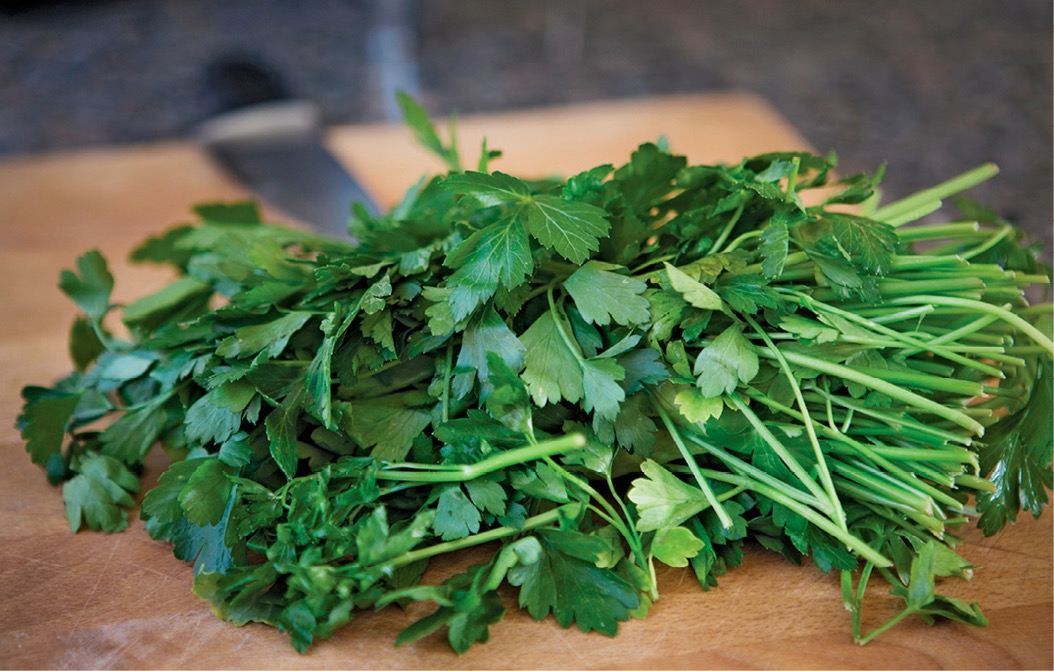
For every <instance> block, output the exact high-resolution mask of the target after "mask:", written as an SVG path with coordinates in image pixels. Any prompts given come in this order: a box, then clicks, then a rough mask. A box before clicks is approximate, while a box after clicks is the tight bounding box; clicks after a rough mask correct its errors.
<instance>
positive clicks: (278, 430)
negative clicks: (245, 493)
mask: <svg viewBox="0 0 1054 671" xmlns="http://www.w3.org/2000/svg"><path fill="white" fill-rule="evenodd" d="M303 401H304V387H303V385H302V384H300V385H297V386H296V387H294V389H293V390H292V391H291V392H290V393H289V395H288V396H286V397H285V399H283V400H282V403H281V405H279V406H278V407H277V408H275V409H274V410H272V411H271V412H270V413H268V414H267V418H266V419H265V420H264V426H265V428H266V430H267V439H268V440H269V441H270V451H271V457H272V458H274V461H275V463H276V464H278V467H279V468H280V469H282V473H284V474H285V476H286V477H287V478H290V479H292V478H293V476H295V475H296V469H297V462H298V461H299V450H298V447H297V438H298V436H299V433H300V416H301V414H302V413H303ZM233 433H234V432H233V431H232V432H231V435H233ZM227 437H228V438H229V437H230V436H227Z"/></svg>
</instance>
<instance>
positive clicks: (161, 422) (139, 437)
mask: <svg viewBox="0 0 1054 671" xmlns="http://www.w3.org/2000/svg"><path fill="white" fill-rule="evenodd" d="M163 400H164V399H162V402H154V403H150V404H149V405H146V406H143V407H141V408H138V409H136V410H132V411H131V412H127V413H125V414H124V415H122V416H121V417H120V418H119V419H117V421H115V422H114V423H113V424H111V425H110V426H108V427H106V429H104V430H103V432H102V433H101V434H100V435H99V442H100V444H101V445H102V453H103V454H106V455H109V456H111V457H114V458H115V459H117V460H118V461H120V462H122V463H124V464H127V465H129V466H131V465H133V464H140V463H142V461H143V458H144V457H145V456H146V453H147V452H149V451H150V448H151V446H153V444H154V443H155V442H157V439H158V438H159V437H160V436H161V433H162V432H164V431H166V430H167V429H168V428H169V426H170V421H169V413H168V410H167V409H166V408H165V404H164V402H163Z"/></svg>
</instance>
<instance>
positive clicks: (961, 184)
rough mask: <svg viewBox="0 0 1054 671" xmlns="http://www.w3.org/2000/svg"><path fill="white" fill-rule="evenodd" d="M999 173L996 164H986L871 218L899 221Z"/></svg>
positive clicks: (889, 207)
mask: <svg viewBox="0 0 1054 671" xmlns="http://www.w3.org/2000/svg"><path fill="white" fill-rule="evenodd" d="M998 173H999V168H997V167H996V166H995V164H992V163H986V164H984V165H981V166H978V167H976V168H974V169H973V170H970V171H968V172H965V173H963V174H961V175H959V176H958V177H953V178H952V179H949V180H947V181H945V182H941V183H940V184H937V185H936V186H933V187H930V188H928V189H924V190H922V191H919V192H918V193H915V194H913V195H911V196H908V197H907V198H902V199H901V200H898V201H895V202H892V203H890V204H889V205H886V206H885V207H881V208H879V209H878V210H876V211H875V212H874V213H873V214H872V215H871V218H872V219H876V220H878V221H888V220H890V219H897V218H899V217H902V216H904V215H906V214H908V213H910V212H912V211H914V210H917V209H919V208H920V207H924V206H925V205H927V204H928V203H930V202H932V201H938V203H939V201H941V200H943V199H944V198H947V197H948V196H953V195H955V194H957V193H959V192H961V191H965V190H966V189H969V188H971V187H974V186H977V185H978V184H980V183H981V182H984V181H985V180H988V179H991V178H992V177H994V176H995V175H997V174H998ZM905 223H906V222H905Z"/></svg>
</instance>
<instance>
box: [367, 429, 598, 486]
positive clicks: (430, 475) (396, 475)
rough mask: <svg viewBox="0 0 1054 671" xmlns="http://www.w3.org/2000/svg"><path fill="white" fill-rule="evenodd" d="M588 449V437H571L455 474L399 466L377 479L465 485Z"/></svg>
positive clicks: (491, 459) (495, 457) (504, 455)
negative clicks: (495, 472)
mask: <svg viewBox="0 0 1054 671" xmlns="http://www.w3.org/2000/svg"><path fill="white" fill-rule="evenodd" d="M585 446H586V438H585V436H583V435H582V434H580V433H571V434H568V435H566V436H560V437H559V438H554V439H552V440H547V441H544V442H541V443H536V444H534V445H526V446H524V447H518V448H515V449H511V450H506V451H504V452H499V453H498V454H495V455H493V456H490V457H487V458H486V459H483V460H481V461H477V462H476V463H474V464H463V465H461V466H460V467H458V469H457V470H454V471H451V470H447V466H446V465H442V470H434V467H433V468H429V466H430V465H429V464H400V466H401V469H392V470H381V471H379V472H378V473H377V479H378V480H399V481H403V482H465V481H467V480H474V479H476V478H478V477H480V476H481V475H486V474H487V473H493V472H494V471H500V470H501V469H503V468H508V467H509V466H516V465H519V464H523V463H526V462H528V461H534V460H535V459H544V458H546V457H550V456H552V455H554V454H561V453H563V452H568V451H570V450H575V449H581V448H583V447H585ZM411 469H414V470H411Z"/></svg>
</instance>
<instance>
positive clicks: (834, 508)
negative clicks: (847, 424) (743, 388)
mask: <svg viewBox="0 0 1054 671" xmlns="http://www.w3.org/2000/svg"><path fill="white" fill-rule="evenodd" d="M744 317H745V318H746V320H747V323H748V324H750V327H751V328H753V329H754V330H755V331H757V332H758V333H759V334H760V335H761V337H762V339H763V340H764V341H765V344H766V345H767V346H768V347H769V349H771V350H772V351H773V352H774V353H775V354H776V360H777V361H778V362H779V364H780V369H781V370H782V371H783V374H784V376H785V377H786V378H787V381H788V382H789V383H790V386H791V390H792V391H793V392H794V398H795V399H796V400H797V401H798V407H799V408H801V413H802V417H803V420H804V423H805V433H806V434H807V435H808V437H809V444H810V445H811V446H812V449H813V455H814V456H815V457H816V465H817V469H818V471H819V474H820V481H821V482H822V483H823V486H824V489H826V490H827V498H828V499H829V500H830V504H831V513H832V514H833V515H834V517H835V520H836V521H837V522H838V523H839V525H841V526H842V527H843V528H845V511H843V510H842V502H841V500H840V499H839V498H838V494H837V492H835V490H834V483H833V482H832V481H831V472H830V470H828V468H827V460H826V459H825V458H824V456H823V450H822V449H820V441H819V440H818V439H817V438H816V429H814V428H813V421H812V418H811V417H810V416H809V408H808V406H807V405H806V403H805V397H804V396H802V393H801V386H800V385H799V384H798V381H797V379H796V378H795V376H794V373H793V372H791V369H790V366H789V365H788V364H787V360H786V359H785V358H783V355H782V354H781V353H780V350H779V348H777V347H776V344H775V343H774V342H772V340H770V339H769V337H768V334H766V333H765V330H764V329H762V328H761V327H760V326H759V325H758V323H757V322H756V321H754V318H753V317H751V316H750V315H744ZM733 397H734V398H733V402H735V403H736V404H737V405H741V406H742V407H743V408H746V405H745V404H744V403H743V402H742V401H741V400H739V397H738V395H735V394H733ZM750 415H753V419H751V417H750V416H749V415H748V416H747V419H748V420H750V422H751V424H753V423H754V420H756V419H757V415H754V413H753V412H751V413H750ZM758 424H759V425H760V426H761V427H762V428H764V424H761V423H760V420H758ZM755 428H757V427H755ZM767 430H768V429H766V431H767ZM770 435H771V433H770ZM809 482H812V480H811V478H810V479H809ZM814 486H815V485H814ZM816 498H817V499H820V498H822V497H821V496H820V495H819V494H816Z"/></svg>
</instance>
